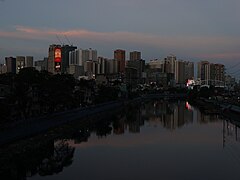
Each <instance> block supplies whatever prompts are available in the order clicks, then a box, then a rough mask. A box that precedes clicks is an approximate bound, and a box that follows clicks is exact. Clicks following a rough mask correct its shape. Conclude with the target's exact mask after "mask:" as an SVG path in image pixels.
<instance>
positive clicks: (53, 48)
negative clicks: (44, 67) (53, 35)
mask: <svg viewBox="0 0 240 180" xmlns="http://www.w3.org/2000/svg"><path fill="white" fill-rule="evenodd" d="M61 67H62V47H61V45H56V44H52V45H50V46H49V49H48V72H50V73H53V74H57V73H61Z"/></svg>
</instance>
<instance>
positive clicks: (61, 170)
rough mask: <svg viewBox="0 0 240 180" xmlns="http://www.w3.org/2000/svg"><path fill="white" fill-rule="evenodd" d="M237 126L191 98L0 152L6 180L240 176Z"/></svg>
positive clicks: (235, 179)
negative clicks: (197, 104)
mask: <svg viewBox="0 0 240 180" xmlns="http://www.w3.org/2000/svg"><path fill="white" fill-rule="evenodd" d="M70 126H71V125H70ZM74 126H75V125H74ZM238 131H239V126H238V125H236V124H235V123H233V122H230V121H229V120H226V119H224V118H221V117H220V116H219V115H214V114H211V115H208V114H203V113H202V112H201V111H200V110H199V109H198V108H196V107H192V106H191V105H190V104H189V103H188V102H184V101H178V102H168V101H163V100H157V101H151V102H145V103H141V104H137V105H132V106H130V107H126V108H125V109H124V110H121V111H120V112H119V113H118V114H116V115H114V116H112V117H108V118H106V117H105V118H104V119H101V118H99V120H97V121H95V122H91V123H89V124H86V125H84V126H83V125H81V126H79V127H78V126H77V125H76V126H75V127H74V128H73V130H72V131H70V132H69V131H68V132H67V133H66V134H63V135H61V136H58V137H57V138H55V139H48V138H47V136H48V134H45V135H42V137H41V139H39V138H38V139H37V140H34V139H32V140H30V141H29V142H28V146H27V147H25V149H24V150H22V151H19V152H18V153H14V149H12V150H11V152H10V151H9V154H10V155H9V154H8V152H4V153H1V159H0V162H1V164H0V165H1V168H0V177H1V178H0V179H1V180H2V179H3V180H4V179H6V180H8V179H21V180H23V179H27V180H67V179H71V180H80V179H83V180H96V179H100V180H118V179H119V180H155V179H164V180H165V179H166V180H175V179H183V180H188V179H189V180H192V179H194V180H206V179H209V180H215V179H216V180H226V179H231V180H239V179H240V171H239V169H240V135H239V134H238ZM44 137H46V138H44ZM14 147H17V146H14Z"/></svg>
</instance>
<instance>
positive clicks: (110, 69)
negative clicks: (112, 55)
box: [106, 59, 119, 74]
mask: <svg viewBox="0 0 240 180" xmlns="http://www.w3.org/2000/svg"><path fill="white" fill-rule="evenodd" d="M106 67H107V68H106V73H107V74H117V73H118V69H119V68H118V61H117V60H116V59H108V60H107V66H106Z"/></svg>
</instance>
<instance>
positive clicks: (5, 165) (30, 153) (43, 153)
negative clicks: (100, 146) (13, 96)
mask: <svg viewBox="0 0 240 180" xmlns="http://www.w3.org/2000/svg"><path fill="white" fill-rule="evenodd" d="M221 121H222V122H221ZM217 122H220V125H221V128H222V142H223V149H224V150H225V151H227V152H228V153H230V154H231V155H232V156H233V157H234V160H235V161H237V162H238V163H239V162H240V156H239V155H240V154H239V152H240V151H239V150H240V149H237V148H238V147H239V142H240V138H239V134H238V130H239V127H240V126H239V125H238V124H237V123H236V122H233V121H227V120H225V119H223V120H220V119H219V117H218V115H215V114H203V113H201V112H200V111H199V110H197V108H195V107H192V106H191V105H190V104H189V103H188V102H183V101H179V102H167V101H154V102H148V103H142V104H134V105H131V106H128V107H126V108H125V109H124V110H122V112H121V113H119V114H116V115H114V116H112V117H109V118H105V119H101V118H100V117H99V118H96V120H94V122H92V123H89V124H85V125H84V126H83V125H79V126H75V125H73V126H74V128H72V131H70V132H67V133H64V134H61V135H59V136H58V138H57V139H48V138H47V137H48V136H47V135H46V138H44V139H41V140H39V139H38V140H36V141H34V142H32V141H30V142H29V143H28V144H27V145H24V147H18V146H14V148H16V150H13V149H11V152H8V151H6V150H4V149H1V159H0V163H1V164H0V179H10V180H11V179H14V180H15V179H27V177H35V175H38V176H50V175H54V174H59V173H60V172H62V171H64V169H65V168H66V167H68V166H70V167H71V165H72V163H73V159H74V152H75V148H76V147H77V146H76V145H79V144H82V143H86V144H87V143H88V140H89V138H91V137H92V136H93V135H94V136H97V137H98V138H100V139H101V138H105V137H108V136H112V135H117V136H120V135H124V134H128V133H129V134H133V135H134V134H136V133H142V132H141V131H142V129H143V128H146V127H148V126H151V127H160V128H162V129H164V130H166V131H169V132H173V131H176V130H177V129H182V128H184V127H189V125H191V126H190V127H194V125H195V124H198V125H207V124H208V123H217ZM216 128H218V126H216ZM219 130H221V129H219ZM191 133H192V135H193V136H194V134H193V133H194V130H193V132H191ZM203 135H204V134H203ZM143 136H144V134H143ZM165 136H167V135H165ZM109 138H111V137H109ZM153 138H154V135H153ZM116 143H118V142H116ZM22 148H24V149H22ZM186 148H187V147H186ZM139 158H140V157H139ZM30 179H31V178H30ZM144 179H146V178H144Z"/></svg>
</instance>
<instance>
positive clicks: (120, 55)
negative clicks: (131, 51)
mask: <svg viewBox="0 0 240 180" xmlns="http://www.w3.org/2000/svg"><path fill="white" fill-rule="evenodd" d="M114 59H115V60H117V62H118V72H120V73H124V72H125V60H126V52H125V50H122V49H117V50H115V51H114Z"/></svg>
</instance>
